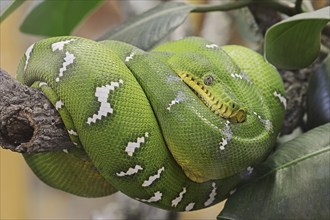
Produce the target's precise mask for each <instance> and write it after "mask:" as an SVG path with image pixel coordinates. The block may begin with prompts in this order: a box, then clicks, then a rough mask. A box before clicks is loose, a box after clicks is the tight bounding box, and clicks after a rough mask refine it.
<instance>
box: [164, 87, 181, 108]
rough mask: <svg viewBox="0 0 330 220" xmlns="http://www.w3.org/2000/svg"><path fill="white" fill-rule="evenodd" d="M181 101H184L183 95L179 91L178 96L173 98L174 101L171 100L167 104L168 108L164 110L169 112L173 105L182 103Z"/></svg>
mask: <svg viewBox="0 0 330 220" xmlns="http://www.w3.org/2000/svg"><path fill="white" fill-rule="evenodd" d="M183 99H184V94H183V93H182V92H181V91H179V92H178V94H177V96H176V97H175V99H173V100H172V101H171V103H170V104H168V107H167V108H166V109H167V110H169V111H170V110H171V107H172V106H173V105H175V104H178V103H180V102H182V101H183Z"/></svg>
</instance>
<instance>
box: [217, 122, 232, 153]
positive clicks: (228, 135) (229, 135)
mask: <svg viewBox="0 0 330 220" xmlns="http://www.w3.org/2000/svg"><path fill="white" fill-rule="evenodd" d="M223 133H224V135H225V137H224V138H222V139H221V141H220V143H219V146H220V147H219V149H220V150H225V146H226V145H227V144H228V143H229V141H230V140H231V138H232V136H233V132H232V131H231V129H230V122H229V121H228V120H227V121H226V124H225V130H224V131H223Z"/></svg>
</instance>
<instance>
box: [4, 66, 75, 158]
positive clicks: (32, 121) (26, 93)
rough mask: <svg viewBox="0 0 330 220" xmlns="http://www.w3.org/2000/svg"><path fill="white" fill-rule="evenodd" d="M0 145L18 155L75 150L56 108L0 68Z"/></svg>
mask: <svg viewBox="0 0 330 220" xmlns="http://www.w3.org/2000/svg"><path fill="white" fill-rule="evenodd" d="M0 146H1V147H2V148H5V149H10V150H12V151H14V152H19V153H31V152H44V151H54V150H63V149H69V148H71V147H74V145H73V143H72V142H71V140H70V138H69V135H68V132H67V130H66V129H65V126H64V124H63V122H62V120H61V118H60V116H59V114H58V113H57V111H56V109H55V107H54V106H53V105H52V104H51V103H50V102H49V101H48V99H47V97H46V96H45V95H44V94H43V93H42V92H41V91H40V90H37V89H33V88H30V87H27V86H25V85H22V84H20V83H19V82H17V81H16V80H14V79H12V78H11V77H10V76H9V75H8V74H7V73H6V72H5V71H4V70H2V69H0Z"/></svg>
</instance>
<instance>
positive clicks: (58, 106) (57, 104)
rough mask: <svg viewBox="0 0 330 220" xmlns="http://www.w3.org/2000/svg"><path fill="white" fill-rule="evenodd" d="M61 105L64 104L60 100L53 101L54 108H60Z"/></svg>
mask: <svg viewBox="0 0 330 220" xmlns="http://www.w3.org/2000/svg"><path fill="white" fill-rule="evenodd" d="M63 105H64V103H63V102H62V100H59V101H57V102H56V103H55V108H56V110H59V109H60V108H62V106H63Z"/></svg>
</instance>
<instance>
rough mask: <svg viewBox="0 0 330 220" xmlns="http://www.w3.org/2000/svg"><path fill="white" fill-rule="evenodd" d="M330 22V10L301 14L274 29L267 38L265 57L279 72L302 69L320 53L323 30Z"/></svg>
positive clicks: (269, 31) (276, 25)
mask: <svg viewBox="0 0 330 220" xmlns="http://www.w3.org/2000/svg"><path fill="white" fill-rule="evenodd" d="M329 21H330V7H325V8H322V9H320V10H317V11H313V12H308V13H302V14H298V15H296V16H293V17H290V18H288V19H286V20H284V21H282V22H280V23H277V24H275V25H273V26H272V27H271V28H269V29H268V30H267V32H266V36H265V57H266V59H267V60H268V61H269V62H270V63H272V64H273V65H275V66H276V67H279V68H284V69H301V68H304V67H307V66H308V65H310V64H312V62H313V61H314V60H315V59H316V57H317V56H318V54H319V51H320V36H321V30H322V29H323V28H324V27H325V25H326V24H327V23H328V22H329Z"/></svg>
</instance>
